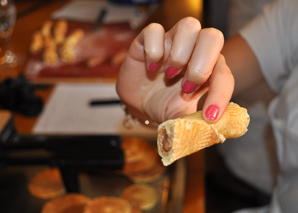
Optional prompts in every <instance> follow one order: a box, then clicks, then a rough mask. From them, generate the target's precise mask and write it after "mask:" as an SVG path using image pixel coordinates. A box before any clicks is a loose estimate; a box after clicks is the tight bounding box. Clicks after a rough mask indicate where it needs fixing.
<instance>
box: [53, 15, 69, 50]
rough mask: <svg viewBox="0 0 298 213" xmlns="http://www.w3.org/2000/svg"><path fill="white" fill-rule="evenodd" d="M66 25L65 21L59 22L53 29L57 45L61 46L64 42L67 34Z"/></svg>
mask: <svg viewBox="0 0 298 213" xmlns="http://www.w3.org/2000/svg"><path fill="white" fill-rule="evenodd" d="M67 28H68V24H67V21H65V20H59V21H58V22H57V23H56V24H55V27H54V32H53V34H54V38H55V42H56V44H57V45H61V44H62V43H63V42H64V39H65V36H66V33H67Z"/></svg>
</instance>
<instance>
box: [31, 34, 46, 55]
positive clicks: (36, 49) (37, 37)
mask: <svg viewBox="0 0 298 213" xmlns="http://www.w3.org/2000/svg"><path fill="white" fill-rule="evenodd" d="M43 45H44V41H43V37H42V35H41V33H40V32H35V33H34V34H33V38H32V42H31V44H30V52H31V53H32V54H38V53H40V52H41V51H42V49H43Z"/></svg>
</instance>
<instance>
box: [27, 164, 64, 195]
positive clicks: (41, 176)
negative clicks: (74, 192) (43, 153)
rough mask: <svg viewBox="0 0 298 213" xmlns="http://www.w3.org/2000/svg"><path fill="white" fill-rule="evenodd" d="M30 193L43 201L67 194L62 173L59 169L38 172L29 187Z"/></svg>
mask: <svg viewBox="0 0 298 213" xmlns="http://www.w3.org/2000/svg"><path fill="white" fill-rule="evenodd" d="M28 189H29V192H30V193H31V194H32V195H33V196H35V197H37V198H42V199H49V198H55V197H58V196H61V195H63V194H64V193H65V187H64V184H63V181H62V177H61V174H60V171H59V170H58V169H57V168H53V169H45V170H43V171H41V172H38V173H37V174H36V175H35V176H34V177H33V178H32V180H31V181H30V183H29V185H28Z"/></svg>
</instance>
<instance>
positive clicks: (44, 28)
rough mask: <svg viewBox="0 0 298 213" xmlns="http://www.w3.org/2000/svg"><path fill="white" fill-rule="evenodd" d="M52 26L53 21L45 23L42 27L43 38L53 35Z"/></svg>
mask: <svg viewBox="0 0 298 213" xmlns="http://www.w3.org/2000/svg"><path fill="white" fill-rule="evenodd" d="M52 26H53V22H52V21H50V20H48V21H46V22H44V24H43V25H42V28H41V34H42V35H43V36H49V35H51V31H52Z"/></svg>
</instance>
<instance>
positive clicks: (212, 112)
mask: <svg viewBox="0 0 298 213" xmlns="http://www.w3.org/2000/svg"><path fill="white" fill-rule="evenodd" d="M218 113H219V108H218V106H216V105H210V106H209V107H208V109H207V110H206V112H205V115H206V118H208V119H209V120H211V121H214V120H216V118H217V116H218Z"/></svg>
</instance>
